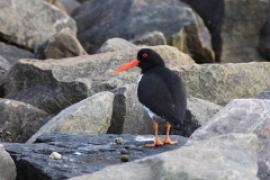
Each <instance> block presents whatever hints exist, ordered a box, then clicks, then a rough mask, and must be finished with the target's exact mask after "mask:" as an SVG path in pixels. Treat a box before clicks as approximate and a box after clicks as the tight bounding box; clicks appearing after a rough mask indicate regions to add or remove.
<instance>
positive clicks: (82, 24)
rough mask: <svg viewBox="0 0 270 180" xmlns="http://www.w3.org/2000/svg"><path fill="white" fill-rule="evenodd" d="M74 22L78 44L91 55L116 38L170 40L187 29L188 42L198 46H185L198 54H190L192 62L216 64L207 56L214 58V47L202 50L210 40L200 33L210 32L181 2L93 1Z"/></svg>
mask: <svg viewBox="0 0 270 180" xmlns="http://www.w3.org/2000/svg"><path fill="white" fill-rule="evenodd" d="M149 7H151V10H149ZM73 18H74V19H75V20H76V22H77V25H78V37H79V40H80V41H81V42H82V44H83V46H84V48H85V49H86V50H87V52H90V53H91V52H96V51H97V50H98V49H99V48H100V46H101V45H102V44H103V43H104V42H105V41H106V40H108V39H110V38H113V37H120V38H124V39H126V40H132V39H134V38H136V37H140V36H144V35H145V34H146V33H151V32H153V31H159V32H162V33H163V34H164V36H165V38H166V39H167V40H169V39H170V38H171V37H173V35H174V34H177V33H178V32H180V31H181V30H183V29H184V28H186V32H188V33H186V34H185V35H186V36H192V37H190V38H189V37H187V38H186V39H193V44H196V45H198V46H196V49H194V46H195V45H193V44H186V46H187V47H188V48H192V51H189V52H190V53H193V52H195V51H196V54H191V55H192V57H193V59H195V60H196V61H197V60H198V61H199V60H201V57H203V60H205V59H207V60H208V58H212V59H210V60H213V57H210V56H207V57H206V56H205V54H206V53H205V51H209V52H210V53H208V54H207V55H209V54H213V53H212V49H211V47H208V48H210V49H208V48H204V47H202V46H200V44H201V43H203V42H204V41H207V40H209V39H210V38H209V39H208V38H205V39H201V38H200V37H201V36H200V35H199V34H200V33H202V32H199V31H201V30H203V31H204V30H205V31H204V33H203V34H205V35H206V36H208V37H210V35H209V33H208V31H207V28H206V27H205V26H204V24H203V23H202V24H201V26H200V27H199V26H198V23H199V21H200V22H202V21H201V20H199V17H198V16H197V15H196V13H195V12H194V11H193V10H192V9H191V8H190V7H189V6H187V5H186V4H184V3H181V2H180V1H179V0H167V1H163V0H156V1H150V0H147V1H145V0H126V1H124V2H120V1H118V0H91V1H86V2H85V3H83V4H82V5H81V7H80V8H78V9H76V10H75V11H74V13H73ZM202 26H204V28H201V27H202ZM183 38H184V37H183ZM197 42H199V44H198V43H197ZM209 42H210V41H209ZM173 44H176V43H173ZM176 47H178V46H176ZM178 48H180V47H178ZM180 50H182V49H180ZM198 55H199V56H198ZM203 60H202V61H203Z"/></svg>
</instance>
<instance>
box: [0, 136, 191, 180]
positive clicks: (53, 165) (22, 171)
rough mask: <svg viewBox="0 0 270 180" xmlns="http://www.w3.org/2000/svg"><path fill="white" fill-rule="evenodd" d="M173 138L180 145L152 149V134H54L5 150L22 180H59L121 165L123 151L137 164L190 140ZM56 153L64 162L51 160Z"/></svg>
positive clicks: (7, 146)
mask: <svg viewBox="0 0 270 180" xmlns="http://www.w3.org/2000/svg"><path fill="white" fill-rule="evenodd" d="M119 137H120V138H122V139H123V142H124V143H123V144H116V143H115V140H116V139H117V138H119ZM161 138H164V136H162V137H161ZM172 138H173V139H175V140H178V142H179V143H178V144H177V145H175V146H163V147H160V148H154V149H152V148H145V147H144V144H146V143H150V142H151V141H152V140H153V136H150V135H147V136H137V135H133V136H132V135H108V134H102V135H92V136H90V135H88V136H87V135H68V134H55V133H53V134H47V135H44V136H41V137H39V138H38V139H37V142H36V143H35V144H16V143H10V144H5V148H6V149H7V151H8V152H9V153H10V154H11V156H12V158H13V159H14V161H15V163H16V166H17V176H18V177H17V178H18V179H27V180H37V179H44V180H47V179H51V180H59V179H68V178H71V177H74V176H79V175H82V174H85V173H92V172H95V171H99V170H101V169H103V168H104V167H106V166H110V165H113V164H121V163H122V162H121V160H120V159H121V154H120V151H121V150H122V149H127V150H128V152H129V155H128V156H129V161H134V160H137V159H141V158H144V157H147V156H151V155H154V154H160V153H161V152H166V151H171V150H174V149H177V148H179V147H182V146H183V145H184V144H185V143H186V141H187V139H186V138H183V137H181V136H172ZM52 152H58V153H59V154H61V155H62V159H60V160H54V159H52V158H50V157H49V156H50V154H51V153H52ZM0 161H1V159H0ZM0 172H1V169H0ZM33 174H34V175H35V176H33ZM102 179H103V178H102Z"/></svg>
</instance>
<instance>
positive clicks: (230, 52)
mask: <svg viewBox="0 0 270 180" xmlns="http://www.w3.org/2000/svg"><path fill="white" fill-rule="evenodd" d="M269 9H270V1H269V0H263V1H257V0H246V1H242V0H225V18H224V24H223V29H222V38H223V53H222V55H223V57H222V62H250V61H260V60H263V58H261V57H260V56H259V55H258V52H257V48H258V41H259V35H260V29H261V28H262V26H263V25H264V23H265V22H266V20H267V17H268V15H269Z"/></svg>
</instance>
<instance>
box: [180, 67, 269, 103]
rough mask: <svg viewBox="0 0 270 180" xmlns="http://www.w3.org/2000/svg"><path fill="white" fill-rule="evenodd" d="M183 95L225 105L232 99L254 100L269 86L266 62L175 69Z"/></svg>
mask: <svg viewBox="0 0 270 180" xmlns="http://www.w3.org/2000/svg"><path fill="white" fill-rule="evenodd" d="M175 69H176V73H178V75H179V76H181V77H182V79H183V82H185V85H186V89H187V94H188V95H189V96H192V97H197V98H200V99H205V100H208V101H210V102H213V103H216V104H219V105H225V104H227V103H228V102H229V101H230V100H232V99H236V98H249V97H256V96H257V95H258V94H259V93H261V92H262V91H263V90H264V89H266V88H268V87H270V79H269V78H268V74H269V71H270V63H267V62H258V63H256V62H253V63H238V64H231V63H229V64H205V65H192V66H183V67H181V68H180V69H179V68H175Z"/></svg>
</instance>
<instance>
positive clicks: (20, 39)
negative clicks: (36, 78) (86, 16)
mask: <svg viewBox="0 0 270 180" xmlns="http://www.w3.org/2000/svg"><path fill="white" fill-rule="evenodd" d="M0 21H1V27H0V34H1V35H0V37H1V39H4V40H5V41H8V42H12V43H14V44H17V45H19V46H22V47H24V48H27V49H31V50H34V49H35V48H37V47H38V46H39V45H41V44H43V43H44V42H45V41H46V40H48V38H49V37H51V36H52V35H54V34H55V33H56V32H59V31H60V30H61V29H63V28H66V27H68V28H70V29H72V30H73V31H74V32H76V24H75V22H74V21H73V20H72V19H71V18H70V17H69V16H68V15H66V14H65V13H63V12H62V11H61V10H59V9H58V8H55V7H53V6H52V5H50V4H49V3H48V2H46V1H44V0H20V1H13V0H5V1H1V2H0Z"/></svg>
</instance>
